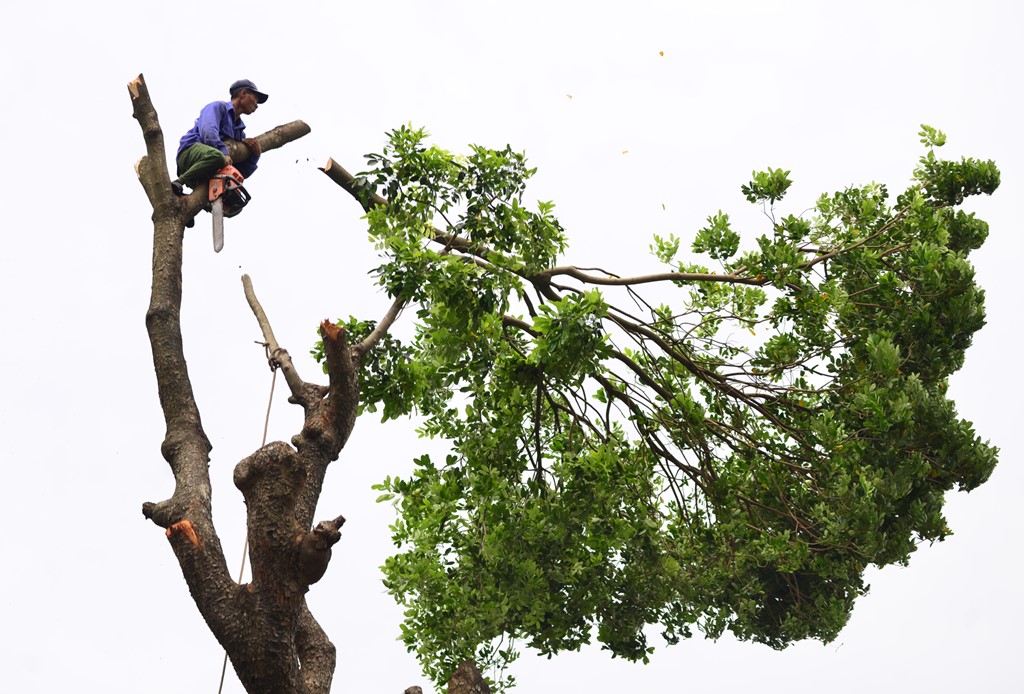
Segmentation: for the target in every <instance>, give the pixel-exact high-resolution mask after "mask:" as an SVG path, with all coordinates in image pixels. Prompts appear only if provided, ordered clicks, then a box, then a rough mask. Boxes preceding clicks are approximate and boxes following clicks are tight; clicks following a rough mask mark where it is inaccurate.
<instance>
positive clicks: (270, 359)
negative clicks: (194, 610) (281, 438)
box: [217, 340, 281, 694]
mask: <svg viewBox="0 0 1024 694" xmlns="http://www.w3.org/2000/svg"><path fill="white" fill-rule="evenodd" d="M256 344H258V345H263V350H264V351H265V352H266V355H267V364H268V365H269V366H270V373H271V374H272V375H271V377H270V397H269V398H268V399H267V415H266V417H264V418H263V440H262V441H261V442H260V448H263V447H264V446H266V445H267V431H268V430H269V428H270V409H271V407H272V406H273V404H274V386H276V385H277V370H278V368H280V366H281V362H279V361H278V360H277V359H275V358H274V355H272V354H271V353H270V344H269V343H267V342H260V341H259V340H256ZM248 554H249V534H248V533H246V535H245V542H244V543H243V544H242V566H241V567H239V569H238V583H239V585H241V583H242V577H243V576H244V575H245V561H246V559H247V558H248ZM227 670H228V654H227V651H225V652H224V663H223V664H222V665H221V666H220V686H218V687H217V694H221V692H223V691H224V675H225V673H227Z"/></svg>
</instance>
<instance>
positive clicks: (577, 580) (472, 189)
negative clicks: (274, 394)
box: [347, 126, 999, 681]
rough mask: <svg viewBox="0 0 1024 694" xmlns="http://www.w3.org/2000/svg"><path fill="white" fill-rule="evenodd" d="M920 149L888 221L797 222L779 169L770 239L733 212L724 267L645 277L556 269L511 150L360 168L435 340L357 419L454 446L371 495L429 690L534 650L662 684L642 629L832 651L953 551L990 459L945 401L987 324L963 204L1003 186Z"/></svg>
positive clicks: (546, 221) (762, 193) (374, 232)
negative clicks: (939, 543)
mask: <svg viewBox="0 0 1024 694" xmlns="http://www.w3.org/2000/svg"><path fill="white" fill-rule="evenodd" d="M921 137H922V142H923V143H924V144H925V145H926V147H927V151H926V154H925V155H924V156H923V157H922V158H921V160H920V161H919V163H918V165H917V167H916V168H915V169H914V173H913V183H912V185H911V186H910V187H909V188H908V189H907V190H905V191H903V192H902V193H900V194H899V195H898V196H896V198H895V200H893V199H891V196H890V194H889V191H888V189H887V187H886V186H884V185H879V184H874V183H873V184H869V185H866V186H861V187H851V188H847V189H846V190H843V191H840V192H837V193H835V194H832V195H823V196H821V197H820V198H819V199H818V201H817V204H816V206H815V208H814V210H813V214H809V215H806V216H803V215H801V216H795V215H792V214H785V215H782V213H781V212H779V211H778V210H777V209H776V206H777V205H778V204H779V203H780V202H781V201H782V200H783V198H784V195H785V193H786V191H787V189H788V188H789V186H790V183H791V181H790V179H789V172H788V171H783V170H781V169H768V170H767V171H764V172H754V174H753V177H752V180H751V181H750V182H749V183H747V184H745V185H744V186H743V187H742V192H743V194H744V195H745V196H746V197H747V199H748V200H749V201H750V202H752V203H754V204H757V205H761V206H763V208H764V211H765V213H766V218H767V224H766V226H767V227H768V228H767V230H766V233H764V234H762V235H761V236H758V237H757V238H756V239H753V242H752V243H749V242H748V243H747V244H746V245H747V246H748V247H749V248H748V249H746V250H742V251H741V245H742V244H741V239H740V235H739V234H738V233H737V232H736V231H734V230H733V229H732V227H731V225H730V221H729V217H728V215H726V214H724V213H722V212H718V213H716V214H714V215H711V216H710V217H709V218H708V225H707V226H706V227H705V228H703V229H700V230H699V231H698V232H697V233H696V237H695V240H694V242H693V244H692V251H693V252H694V253H695V254H701V255H705V256H707V257H708V258H709V259H710V261H711V262H709V263H708V264H706V265H705V264H700V263H692V262H688V261H686V260H683V259H679V258H678V256H679V255H680V246H681V242H680V240H679V239H678V238H676V237H674V236H670V237H669V238H658V237H656V238H655V240H654V243H653V244H652V247H651V250H652V252H653V254H654V255H655V256H656V258H657V259H658V261H659V262H660V263H661V264H662V267H660V268H659V269H658V271H657V272H656V273H655V274H651V275H645V276H641V277H620V276H618V275H616V274H614V273H611V272H607V271H604V270H584V269H580V268H576V267H573V266H566V265H560V264H559V262H560V261H559V258H560V255H561V254H562V252H563V251H564V250H565V245H566V244H565V236H564V234H563V230H562V227H561V226H560V225H559V223H558V221H557V220H556V219H555V217H554V216H553V214H552V212H553V205H552V204H551V203H544V202H541V203H538V204H537V205H536V209H535V210H534V209H529V208H528V207H527V206H524V204H523V200H522V198H523V194H524V190H525V186H526V183H527V180H528V179H529V178H530V176H531V175H532V174H533V172H534V170H533V169H530V168H528V167H527V164H526V160H525V158H524V156H523V155H522V154H517V153H515V152H513V151H512V150H511V149H509V148H506V149H504V150H501V151H498V150H491V149H485V148H483V147H472V148H471V150H470V152H469V153H468V154H467V155H465V156H456V155H453V154H451V153H449V152H446V151H444V150H441V149H439V148H437V147H434V146H432V145H429V144H428V142H427V140H426V134H425V133H424V131H422V130H417V129H412V128H408V127H403V128H399V129H398V130H395V131H394V132H392V133H390V140H389V142H388V144H387V146H386V147H385V148H384V151H383V152H382V153H380V154H375V155H370V156H369V157H368V159H369V164H370V167H371V168H370V170H369V171H367V172H366V173H365V174H364V176H365V180H366V183H367V185H368V186H369V187H370V188H372V189H373V190H374V191H376V192H378V193H380V194H381V195H382V196H384V197H385V198H386V199H387V201H388V202H387V204H386V205H381V206H378V207H375V208H373V209H371V211H370V212H369V213H368V214H367V220H368V222H369V230H370V236H371V238H372V240H373V242H374V243H375V244H376V246H377V248H378V249H379V251H380V254H381V256H382V258H383V262H382V264H381V265H380V267H378V268H377V270H376V277H377V281H378V282H379V284H380V286H381V287H383V288H384V289H385V290H386V291H387V293H388V294H389V295H390V296H393V297H397V298H400V299H402V300H404V301H405V302H406V303H407V306H408V307H410V309H408V310H415V315H416V333H415V337H414V338H413V339H412V340H411V341H408V342H401V341H399V340H398V339H396V338H394V337H389V338H387V340H386V341H385V343H384V345H383V346H382V348H380V349H378V350H377V351H376V352H375V353H374V354H372V355H370V356H369V357H368V358H367V359H366V360H365V361H364V365H363V372H362V385H361V395H362V398H363V408H365V409H366V410H369V411H375V410H377V411H380V412H381V413H382V415H383V417H384V419H392V418H396V417H400V416H403V415H406V414H409V413H411V412H414V411H415V412H418V413H419V414H420V415H422V416H423V417H424V421H425V423H424V424H423V426H422V430H421V433H422V435H423V436H429V437H440V438H443V439H445V440H447V441H449V442H450V446H451V454H450V455H448V456H447V457H446V458H445V459H444V460H436V459H434V458H431V457H430V456H426V455H425V456H423V457H421V458H419V459H418V460H416V469H415V472H414V474H413V475H412V476H411V477H410V478H409V479H398V478H390V477H389V478H388V479H386V480H384V482H383V483H382V484H380V485H379V490H380V491H381V492H382V494H381V496H380V500H382V501H383V500H393V503H394V504H395V506H396V508H397V511H398V518H397V520H396V521H395V524H394V526H393V535H394V541H395V544H396V546H397V547H398V550H399V551H398V553H397V554H396V555H395V556H393V557H391V558H390V559H389V560H388V561H387V563H386V565H385V567H384V571H385V576H386V579H385V582H386V585H387V587H388V589H389V590H390V591H391V593H392V594H393V595H395V597H396V598H397V599H398V600H399V601H400V602H401V603H402V604H403V605H404V606H405V607H406V612H405V622H404V624H403V625H402V638H403V639H404V640H405V643H406V644H407V646H408V648H409V649H410V650H414V651H416V652H417V654H418V655H419V658H420V659H421V661H422V662H423V664H424V667H425V668H426V671H427V672H428V673H429V674H430V675H432V676H433V677H434V678H435V679H436V680H438V681H440V680H442V679H443V678H444V676H445V675H446V673H448V672H450V671H451V670H452V669H453V667H454V664H456V663H457V662H459V661H460V660H461V659H463V658H465V657H476V658H477V660H478V661H479V662H481V664H482V665H484V666H487V665H490V664H493V663H495V662H507V661H508V660H510V659H512V658H514V657H515V655H516V653H515V644H517V643H520V644H521V643H526V644H527V645H528V646H530V647H532V648H534V649H537V650H538V651H540V652H541V653H547V654H552V653H555V652H558V651H561V650H564V649H570V650H571V649H577V648H579V647H580V646H581V645H583V644H586V643H588V642H590V640H591V639H593V638H596V639H597V640H598V641H600V642H601V643H602V644H603V645H604V647H605V648H607V649H609V650H610V651H611V652H612V653H613V654H614V655H616V656H622V657H625V658H630V659H641V660H646V659H647V657H648V655H649V653H650V652H651V650H652V648H651V646H650V645H649V643H648V636H647V633H648V630H647V629H646V627H647V625H658V626H659V627H660V629H661V632H662V634H663V636H664V638H665V639H666V640H667V641H668V642H669V643H675V642H677V641H678V640H679V639H681V638H683V637H689V636H691V634H692V633H693V632H694V630H695V629H696V630H699V631H701V632H703V633H704V634H706V635H708V636H710V637H712V638H714V637H718V636H719V635H721V634H722V633H723V632H724V631H726V630H729V631H731V632H732V633H733V634H735V635H736V636H737V637H739V638H741V639H749V640H754V641H758V642H762V643H765V644H768V645H770V646H773V647H776V648H781V647H784V646H786V645H787V644H789V643H791V642H792V641H794V640H797V639H804V638H817V639H822V640H824V641H828V640H830V639H833V638H834V637H835V636H836V635H837V634H838V632H839V631H840V629H841V628H842V627H843V625H844V624H845V623H846V621H847V619H848V617H849V614H850V610H851V609H852V606H853V603H854V600H855V599H856V598H857V597H858V596H859V595H861V594H863V593H864V592H865V591H866V586H865V584H864V581H863V576H864V571H865V569H866V568H867V567H868V566H869V565H872V564H873V565H876V566H885V565H887V564H892V563H906V562H907V561H908V558H909V556H910V554H911V552H913V551H914V549H915V546H916V545H917V544H918V543H919V542H921V541H935V540H941V539H942V538H944V537H945V536H946V535H948V534H949V533H950V530H949V528H948V527H947V525H946V521H945V519H944V518H943V515H942V506H943V497H944V494H945V493H946V492H947V491H949V490H951V489H953V488H959V489H962V490H970V489H973V488H974V487H976V486H977V485H979V484H981V483H982V482H984V481H985V480H986V479H987V478H988V476H989V475H990V473H991V472H992V469H993V466H994V465H995V462H996V450H995V449H994V448H993V447H991V446H989V445H988V444H987V443H985V442H982V441H981V440H980V439H979V438H978V437H977V436H976V435H975V432H974V430H973V428H972V426H971V424H970V423H969V422H966V421H963V420H962V419H960V418H959V417H958V416H957V414H956V411H955V409H954V406H953V403H952V402H950V400H948V399H947V397H946V389H947V379H948V378H949V376H950V374H952V373H953V372H954V371H956V370H957V369H958V368H960V366H961V365H962V364H963V359H964V351H965V350H966V349H967V347H968V346H969V345H970V344H971V339H972V335H973V334H974V332H975V331H977V330H978V329H979V328H981V327H982V325H983V324H984V320H985V319H984V309H983V299H984V292H983V291H982V290H981V289H979V288H978V286H977V285H976V284H975V282H974V271H973V269H972V267H971V265H970V263H969V262H968V260H967V256H968V254H969V253H970V252H971V251H972V250H974V249H976V248H978V247H979V246H980V245H981V244H982V242H983V241H984V240H985V237H986V235H987V233H988V226H987V224H985V222H983V221H981V220H979V219H977V218H976V217H975V216H974V215H973V214H970V213H966V212H964V211H962V210H959V209H958V206H959V205H960V204H961V203H962V202H963V200H964V199H965V198H966V197H968V196H971V195H977V194H979V193H992V192H993V191H994V190H995V188H996V187H997V185H998V183H999V172H998V170H997V169H996V167H995V165H994V164H993V163H992V162H986V161H976V160H974V159H962V160H961V161H958V162H955V161H945V160H942V159H939V158H938V157H937V156H936V154H935V148H937V147H940V146H941V145H942V144H943V143H944V142H945V135H944V134H942V133H941V132H939V131H937V130H935V129H934V128H930V127H928V126H923V130H922V132H921ZM347 325H348V328H349V330H350V331H351V332H353V333H355V334H356V335H357V336H358V335H361V334H365V333H367V332H369V331H370V330H371V329H372V328H373V324H372V323H370V322H365V321H359V320H356V319H351V320H350V321H349V322H348V324H347Z"/></svg>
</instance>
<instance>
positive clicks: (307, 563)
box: [299, 516, 345, 585]
mask: <svg viewBox="0 0 1024 694" xmlns="http://www.w3.org/2000/svg"><path fill="white" fill-rule="evenodd" d="M344 524H345V518H344V516H338V517H337V518H335V519H334V520H329V521H320V522H319V523H317V524H316V527H315V528H313V530H311V531H310V532H308V533H306V534H305V535H304V536H302V539H301V541H300V545H299V577H300V578H301V579H302V581H303V582H304V583H306V585H312V584H313V583H316V582H317V581H319V580H320V579H321V578H323V575H324V573H325V572H326V571H327V564H328V562H330V560H331V547H333V546H334V545H335V544H337V543H338V540H340V539H341V526H342V525H344Z"/></svg>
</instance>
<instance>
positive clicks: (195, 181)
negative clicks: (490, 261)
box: [177, 142, 228, 190]
mask: <svg viewBox="0 0 1024 694" xmlns="http://www.w3.org/2000/svg"><path fill="white" fill-rule="evenodd" d="M177 163H178V180H179V181H181V182H182V183H184V184H185V185H187V186H188V187H189V188H192V189H193V190H195V188H196V186H197V185H199V184H200V183H204V182H206V181H208V180H209V179H210V177H211V176H213V174H215V173H217V172H218V171H220V170H221V169H223V168H224V167H225V165H227V163H228V158H227V155H225V154H224V153H223V152H221V151H220V150H219V149H217V148H216V147H211V146H210V145H204V144H202V143H201V142H197V143H196V144H194V145H192V146H190V147H188V148H187V149H184V150H182V152H181V154H179V155H178V162H177Z"/></svg>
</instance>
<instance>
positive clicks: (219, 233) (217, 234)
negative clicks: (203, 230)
mask: <svg viewBox="0 0 1024 694" xmlns="http://www.w3.org/2000/svg"><path fill="white" fill-rule="evenodd" d="M210 213H211V214H212V215H213V251H214V253H220V251H221V249H222V248H224V201H223V200H221V199H220V198H217V199H216V200H214V201H213V203H212V209H211V210H210Z"/></svg>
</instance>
